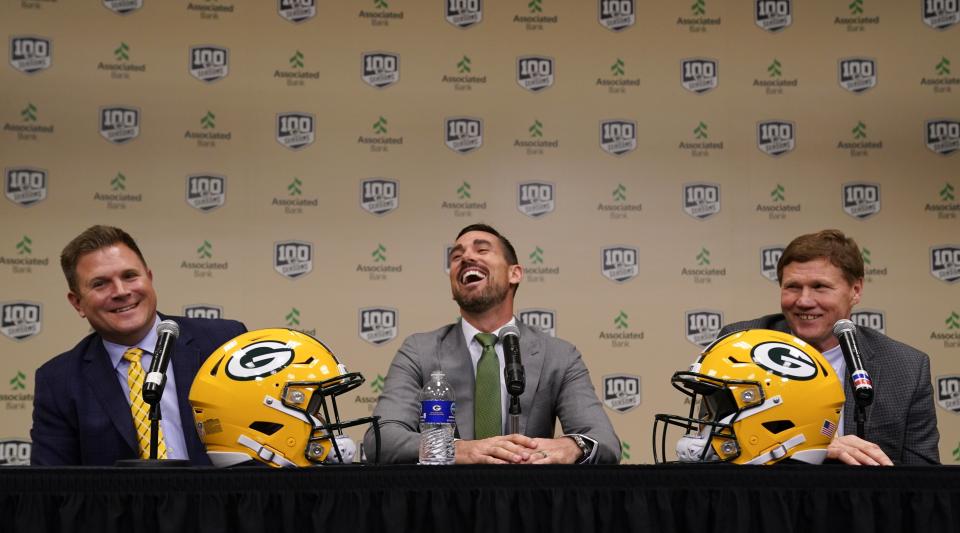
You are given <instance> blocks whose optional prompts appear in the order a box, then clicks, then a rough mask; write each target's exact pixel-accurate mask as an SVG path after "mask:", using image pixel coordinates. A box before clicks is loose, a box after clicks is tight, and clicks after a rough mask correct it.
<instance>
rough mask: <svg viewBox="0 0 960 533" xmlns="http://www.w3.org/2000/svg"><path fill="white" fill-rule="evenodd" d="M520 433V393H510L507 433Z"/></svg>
mask: <svg viewBox="0 0 960 533" xmlns="http://www.w3.org/2000/svg"><path fill="white" fill-rule="evenodd" d="M514 433H520V394H513V393H510V415H509V416H508V417H507V434H508V435H513V434H514Z"/></svg>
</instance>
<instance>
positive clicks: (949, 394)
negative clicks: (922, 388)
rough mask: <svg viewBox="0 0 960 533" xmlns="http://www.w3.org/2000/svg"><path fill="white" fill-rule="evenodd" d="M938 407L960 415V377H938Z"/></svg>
mask: <svg viewBox="0 0 960 533" xmlns="http://www.w3.org/2000/svg"><path fill="white" fill-rule="evenodd" d="M937 405H939V406H940V407H942V408H944V409H946V410H947V411H953V412H954V413H955V414H960V375H953V376H937Z"/></svg>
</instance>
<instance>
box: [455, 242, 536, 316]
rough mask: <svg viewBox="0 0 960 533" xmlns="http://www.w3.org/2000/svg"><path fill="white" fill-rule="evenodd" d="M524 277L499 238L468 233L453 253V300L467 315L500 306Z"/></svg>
mask: <svg viewBox="0 0 960 533" xmlns="http://www.w3.org/2000/svg"><path fill="white" fill-rule="evenodd" d="M520 277H521V268H520V265H510V264H508V263H507V259H506V254H505V253H504V250H503V246H502V245H501V243H500V240H499V239H498V238H497V236H496V235H492V234H490V233H486V232H483V231H470V232H467V233H464V234H463V235H462V236H460V238H459V239H457V242H456V244H455V245H454V247H453V249H452V250H451V251H450V289H451V291H452V292H453V299H454V300H456V302H457V304H459V305H460V307H461V308H462V309H463V310H465V311H467V312H470V313H483V312H485V311H488V310H489V309H491V308H493V307H495V306H496V305H498V304H500V303H501V302H503V301H504V300H505V299H506V298H507V296H509V295H510V290H511V289H510V285H511V284H514V283H519V282H520Z"/></svg>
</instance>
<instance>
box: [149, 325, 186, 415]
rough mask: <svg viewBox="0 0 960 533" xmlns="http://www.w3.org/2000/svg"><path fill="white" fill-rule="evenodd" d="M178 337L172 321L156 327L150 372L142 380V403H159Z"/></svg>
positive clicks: (177, 331)
mask: <svg viewBox="0 0 960 533" xmlns="http://www.w3.org/2000/svg"><path fill="white" fill-rule="evenodd" d="M179 336H180V326H178V325H177V323H176V322H174V321H173V320H164V321H162V322H160V324H159V325H158V326H157V347H156V348H154V350H153V360H152V361H150V371H149V372H148V373H147V377H146V379H144V380H143V401H145V402H147V403H148V404H150V405H153V404H155V403H157V402H159V401H160V397H161V396H162V395H163V386H164V385H166V383H167V366H168V365H169V364H170V358H171V357H173V352H174V349H175V348H176V344H177V337H179Z"/></svg>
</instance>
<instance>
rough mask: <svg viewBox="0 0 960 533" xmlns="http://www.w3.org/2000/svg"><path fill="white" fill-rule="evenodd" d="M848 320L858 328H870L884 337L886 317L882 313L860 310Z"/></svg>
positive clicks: (874, 310)
mask: <svg viewBox="0 0 960 533" xmlns="http://www.w3.org/2000/svg"><path fill="white" fill-rule="evenodd" d="M850 320H851V321H852V322H853V323H854V324H856V325H857V327H859V328H870V329H875V330H877V331H879V332H880V333H883V334H884V335H886V333H887V317H886V314H885V313H884V312H883V311H878V310H876V309H861V310H860V311H856V312H853V313H851V314H850Z"/></svg>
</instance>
